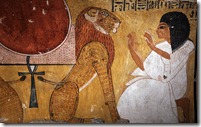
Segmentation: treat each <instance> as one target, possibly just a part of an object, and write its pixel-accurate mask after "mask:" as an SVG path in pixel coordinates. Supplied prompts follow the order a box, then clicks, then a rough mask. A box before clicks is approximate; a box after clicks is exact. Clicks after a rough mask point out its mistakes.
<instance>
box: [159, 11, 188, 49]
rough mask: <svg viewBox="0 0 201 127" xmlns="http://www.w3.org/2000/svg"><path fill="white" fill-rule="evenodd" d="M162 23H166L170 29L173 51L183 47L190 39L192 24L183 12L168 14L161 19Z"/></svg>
mask: <svg viewBox="0 0 201 127" xmlns="http://www.w3.org/2000/svg"><path fill="white" fill-rule="evenodd" d="M160 22H165V23H167V25H168V26H169V29H170V41H171V47H172V51H173V52H174V51H175V50H176V49H177V48H179V47H180V46H182V45H183V44H184V43H185V42H186V40H187V39H188V37H189V33H190V24H189V21H188V18H187V17H186V15H185V14H183V13H182V12H168V13H166V14H164V15H163V16H162V17H161V20H160Z"/></svg>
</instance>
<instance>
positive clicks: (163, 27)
mask: <svg viewBox="0 0 201 127" xmlns="http://www.w3.org/2000/svg"><path fill="white" fill-rule="evenodd" d="M165 28H167V27H166V26H159V29H165Z"/></svg>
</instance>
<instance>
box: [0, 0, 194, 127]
mask: <svg viewBox="0 0 201 127" xmlns="http://www.w3.org/2000/svg"><path fill="white" fill-rule="evenodd" d="M47 1H48V0H47ZM47 1H45V3H44V5H45V4H46V5H48V4H49V5H51V4H52V3H51V2H52V1H48V2H47ZM35 2H36V1H35ZM33 4H34V2H33ZM35 4H36V5H37V4H39V3H37V2H36V3H35ZM58 6H59V5H58ZM41 7H43V6H41ZM62 7H63V6H62ZM65 7H66V8H67V9H66V10H67V12H68V16H67V17H68V19H69V23H68V25H67V27H68V28H67V29H65V31H66V33H64V34H65V35H66V37H64V38H63V40H64V41H62V39H61V40H60V41H61V42H62V44H60V45H59V46H56V48H55V47H53V48H54V49H53V50H51V49H49V50H51V51H44V50H42V51H44V52H46V53H43V52H42V51H41V50H40V53H38V52H37V54H36V55H30V54H29V53H25V54H29V55H23V54H21V53H19V51H14V52H13V51H10V50H8V48H6V46H3V45H2V44H1V47H0V49H1V50H0V51H1V56H0V59H1V65H0V75H1V78H2V82H3V81H5V82H7V83H8V84H7V85H9V86H10V87H11V88H12V89H13V90H14V91H15V92H16V93H17V95H18V96H19V99H20V102H21V107H22V110H20V111H21V114H22V115H21V117H22V119H21V121H20V122H23V123H30V122H34V121H42V123H45V122H47V121H50V120H53V119H54V117H53V119H52V116H51V113H50V112H51V111H50V110H49V109H50V105H51V104H50V102H51V100H52V93H53V91H54V90H55V87H56V85H58V84H62V81H65V80H63V79H65V78H66V77H67V75H69V74H70V73H72V70H73V67H74V66H75V65H76V62H77V61H76V38H75V36H76V19H77V17H78V15H79V14H80V12H81V11H82V10H84V9H86V8H88V7H98V8H102V9H107V10H108V11H109V12H110V13H111V14H114V15H115V17H117V18H118V20H119V21H121V23H120V26H119V28H118V29H117V32H116V33H111V34H110V36H111V38H112V40H113V42H114V49H115V50H114V60H113V63H112V64H111V76H112V77H111V79H112V83H113V89H114V91H113V92H114V95H115V98H114V99H115V103H116V105H118V104H119V103H118V102H119V100H120V98H121V97H122V95H123V93H124V92H125V91H126V89H127V88H129V86H127V85H126V84H127V83H128V82H129V81H131V80H133V79H134V78H135V76H133V75H132V73H133V71H134V70H135V69H137V68H138V66H137V64H136V63H135V62H134V60H133V58H132V56H131V53H130V51H129V47H128V35H129V34H132V36H134V35H135V36H136V38H137V42H136V43H135V47H136V49H137V51H138V52H140V57H141V58H142V59H146V58H147V56H148V55H149V54H150V52H151V49H150V47H149V46H148V45H147V42H146V39H145V37H144V34H145V31H148V32H149V33H150V34H151V36H152V39H153V40H154V43H155V45H157V44H159V42H162V41H164V39H159V38H158V35H157V33H156V29H157V27H158V24H159V22H160V19H161V17H162V16H163V15H164V14H165V13H168V12H173V11H178V12H182V13H183V14H185V15H186V16H187V18H188V21H189V23H190V34H189V39H190V40H191V41H192V42H193V45H194V46H195V48H194V49H193V50H192V52H190V54H189V57H188V60H187V68H186V70H187V84H188V85H187V90H186V92H185V94H184V97H185V98H188V99H189V100H190V103H189V107H188V108H187V109H188V110H187V111H188V113H187V115H188V116H186V114H184V113H183V112H184V110H186V109H183V108H182V106H178V107H177V114H178V122H190V123H194V122H196V112H195V107H196V105H195V90H196V85H195V84H194V78H195V76H194V72H195V66H196V63H195V58H196V43H197V41H196V39H197V38H196V35H197V33H196V31H197V3H196V1H176V0H175V1H168V0H130V1H128V0H105V1H103V0H101V1H94V0H87V1H82V0H76V1H70V0H67V1H66V5H65ZM32 9H33V8H32ZM46 9H47V10H48V8H46ZM41 10H42V8H41ZM49 10H51V9H49ZM57 10H59V9H58V8H57ZM41 13H42V14H44V13H45V11H41ZM55 13H56V11H55V12H54V13H52V15H53V14H55ZM47 14H48V11H47ZM52 15H51V16H52ZM45 16H46V15H45ZM53 17H54V15H53ZM59 18H60V17H58V19H59ZM3 20H5V17H1V25H2V23H4V22H3ZM54 21H58V22H59V20H56V17H55V19H54ZM29 23H30V24H31V23H32V20H29ZM40 23H41V24H42V23H44V24H45V21H44V20H43V19H42V21H41V22H38V25H39V26H40ZM49 23H51V21H50V22H49ZM53 23H54V22H53ZM61 26H62V25H61ZM1 28H2V26H1ZM46 28H48V27H46ZM61 30H64V29H62V27H61ZM50 31H51V29H50ZM37 33H38V32H37ZM133 33H135V34H133ZM47 34H48V33H47ZM25 35H26V34H25ZM25 35H23V36H25ZM39 35H40V34H39V33H38V35H35V36H39ZM50 37H51V36H50ZM55 37H56V36H55ZM25 38H26V37H25ZM38 39H39V40H40V37H38ZM48 39H49V38H48ZM50 40H54V39H53V38H52V39H51V38H50ZM24 42H26V41H24ZM19 43H20V42H19ZM21 47H23V46H21ZM25 47H26V46H25ZM13 50H15V49H13ZM20 51H22V50H20ZM27 51H30V50H27ZM17 52H18V53H17ZM31 68H35V70H32V69H31ZM28 73H29V74H28ZM33 73H34V85H35V89H36V91H35V94H36V95H35V96H36V97H37V105H34V106H33V107H31V106H30V104H31V99H30V98H31V86H32V85H33ZM79 73H80V74H82V73H81V72H79ZM25 76H26V77H25ZM23 78H24V79H23ZM83 80H84V79H83ZM181 80H183V79H181ZM1 84H5V83H1ZM85 84H87V85H84V86H83V87H80V89H79V101H78V102H77V110H76V111H75V112H74V113H75V117H76V118H89V119H86V122H91V118H96V119H95V122H101V120H104V121H105V123H115V122H117V121H118V120H116V121H115V120H113V118H112V117H111V110H110V108H108V107H109V106H108V105H107V104H106V103H105V93H104V91H103V85H102V83H101V79H100V75H99V74H96V75H94V76H93V77H92V79H91V80H89V81H88V82H85ZM2 86H3V85H2ZM61 86H62V85H61ZM3 88H5V87H3ZM4 90H5V89H4ZM10 91H12V90H10ZM14 94H15V93H14ZM61 96H62V95H61ZM61 96H59V97H61ZM76 96H77V95H76ZM129 98H130V97H129ZM182 98H183V97H182ZM16 101H19V100H16ZM16 101H15V102H16ZM6 104H7V103H6ZM6 104H4V106H5V105H6ZM116 105H115V106H116ZM123 105H124V104H123ZM125 105H126V104H125ZM184 105H186V104H184ZM114 109H115V108H114ZM150 109H151V108H150ZM118 110H120V109H118ZM114 112H115V111H114V110H113V111H112V113H114ZM125 112H126V111H125ZM119 113H120V117H122V118H120V119H119V121H118V122H127V120H126V119H128V118H124V117H123V116H122V113H121V112H120V111H119ZM99 118H100V119H99ZM87 120H88V121H87ZM1 121H2V122H6V118H3V117H2V118H1ZM58 121H59V120H58ZM58 121H57V122H58ZM114 121H115V122H114ZM130 121H131V120H130ZM61 122H63V121H62V120H61ZM75 122H76V120H75ZM77 122H80V121H79V120H78V121H77Z"/></svg>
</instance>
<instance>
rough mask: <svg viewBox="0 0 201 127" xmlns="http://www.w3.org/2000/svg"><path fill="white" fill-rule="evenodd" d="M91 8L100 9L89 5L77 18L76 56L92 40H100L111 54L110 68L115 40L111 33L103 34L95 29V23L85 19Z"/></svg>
mask: <svg viewBox="0 0 201 127" xmlns="http://www.w3.org/2000/svg"><path fill="white" fill-rule="evenodd" d="M90 9H99V8H97V7H88V8H86V9H84V10H83V11H82V12H81V13H80V14H79V15H78V17H77V19H76V26H75V32H76V33H75V40H76V57H77V58H78V56H79V54H80V52H81V50H82V48H83V47H84V46H85V45H86V44H88V43H90V42H92V41H98V42H100V43H102V44H103V45H104V46H105V47H106V49H107V51H108V55H109V62H108V69H109V68H110V67H111V65H112V62H113V60H114V51H115V50H114V42H113V40H112V38H111V36H110V35H106V34H103V33H101V32H99V31H98V30H96V29H95V27H94V25H93V24H92V23H91V22H89V21H88V20H86V19H85V17H84V14H85V13H86V12H88V11H89V10H90Z"/></svg>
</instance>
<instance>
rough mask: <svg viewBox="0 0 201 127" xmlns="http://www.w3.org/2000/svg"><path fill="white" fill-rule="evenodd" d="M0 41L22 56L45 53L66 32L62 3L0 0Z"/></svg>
mask: <svg viewBox="0 0 201 127" xmlns="http://www.w3.org/2000/svg"><path fill="white" fill-rule="evenodd" d="M0 3H1V4H0V42H1V44H2V45H4V46H5V47H7V48H8V49H10V50H12V51H15V52H18V53H22V54H41V53H47V52H49V51H51V50H53V49H55V48H57V47H58V46H59V45H60V44H61V43H62V42H63V41H64V39H65V37H66V36H67V33H68V32H69V31H68V30H69V24H70V18H69V12H68V9H67V5H66V4H65V1H64V0H42V1H41V0H14V1H13V0H0Z"/></svg>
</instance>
